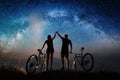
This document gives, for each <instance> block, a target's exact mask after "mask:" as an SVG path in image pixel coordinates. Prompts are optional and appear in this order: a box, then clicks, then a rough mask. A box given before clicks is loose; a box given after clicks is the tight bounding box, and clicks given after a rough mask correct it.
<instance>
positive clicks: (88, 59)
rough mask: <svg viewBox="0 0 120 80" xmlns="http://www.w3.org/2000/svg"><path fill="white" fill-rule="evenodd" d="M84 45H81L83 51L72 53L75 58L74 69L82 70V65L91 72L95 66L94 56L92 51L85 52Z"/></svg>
mask: <svg viewBox="0 0 120 80" xmlns="http://www.w3.org/2000/svg"><path fill="white" fill-rule="evenodd" d="M84 49H85V48H84V47H81V53H72V54H74V58H73V61H72V69H73V71H80V70H81V67H82V68H83V70H84V71H86V72H89V71H91V70H92V68H93V66H94V58H93V56H92V54H91V53H84V52H83V51H84Z"/></svg>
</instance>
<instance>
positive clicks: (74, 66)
mask: <svg viewBox="0 0 120 80" xmlns="http://www.w3.org/2000/svg"><path fill="white" fill-rule="evenodd" d="M72 69H73V71H76V60H75V58H74V60H73V63H72Z"/></svg>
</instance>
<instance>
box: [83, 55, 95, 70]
mask: <svg viewBox="0 0 120 80" xmlns="http://www.w3.org/2000/svg"><path fill="white" fill-rule="evenodd" d="M93 65H94V58H93V56H92V55H91V54H90V53H86V54H85V55H84V56H83V58H82V67H83V69H84V70H85V71H86V72H89V71H91V70H92V68H93Z"/></svg>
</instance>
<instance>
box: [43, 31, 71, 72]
mask: <svg viewBox="0 0 120 80" xmlns="http://www.w3.org/2000/svg"><path fill="white" fill-rule="evenodd" d="M56 34H57V35H58V36H59V37H60V38H61V40H62V48H61V62H62V68H61V70H64V69H65V68H64V58H65V60H66V70H67V71H68V70H69V45H70V48H71V49H70V53H72V42H71V40H70V39H68V35H67V34H65V35H64V37H62V36H61V35H60V34H59V33H58V32H55V34H54V36H53V37H51V35H48V36H47V40H46V41H45V42H44V44H43V46H42V48H41V50H42V49H43V48H44V46H45V45H46V44H47V50H46V53H47V70H49V67H48V66H49V60H50V70H52V64H53V54H54V46H53V40H54V39H55V37H56Z"/></svg>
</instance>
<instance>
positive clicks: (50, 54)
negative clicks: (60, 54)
mask: <svg viewBox="0 0 120 80" xmlns="http://www.w3.org/2000/svg"><path fill="white" fill-rule="evenodd" d="M55 36H56V33H55V34H54V37H53V38H51V35H48V36H47V40H46V41H45V42H44V44H43V46H42V48H41V50H42V49H43V48H44V46H45V44H47V50H46V53H47V70H48V66H49V58H50V70H52V64H53V53H54V47H53V40H54V39H55Z"/></svg>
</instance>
